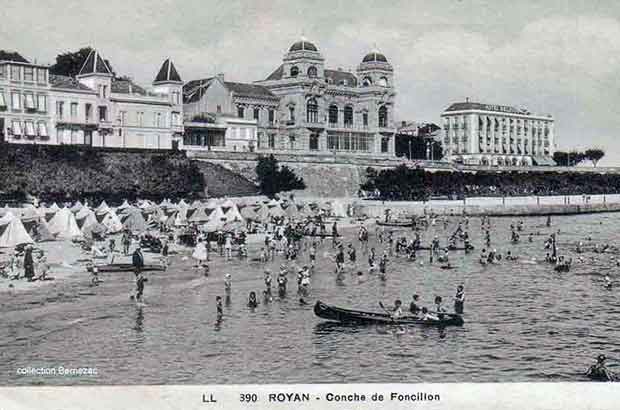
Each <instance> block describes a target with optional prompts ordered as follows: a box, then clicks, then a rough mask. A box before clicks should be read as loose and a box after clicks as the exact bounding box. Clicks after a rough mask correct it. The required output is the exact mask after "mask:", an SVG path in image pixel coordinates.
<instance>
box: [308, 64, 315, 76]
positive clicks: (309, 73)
mask: <svg viewBox="0 0 620 410" xmlns="http://www.w3.org/2000/svg"><path fill="white" fill-rule="evenodd" d="M316 76H317V70H316V67H315V66H310V68H308V77H310V78H315V77H316Z"/></svg>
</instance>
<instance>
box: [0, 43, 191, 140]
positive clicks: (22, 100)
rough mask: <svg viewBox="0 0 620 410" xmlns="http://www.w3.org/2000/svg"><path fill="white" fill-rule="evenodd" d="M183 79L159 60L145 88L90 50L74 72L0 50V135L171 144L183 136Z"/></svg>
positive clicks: (167, 62) (4, 136) (173, 69)
mask: <svg viewBox="0 0 620 410" xmlns="http://www.w3.org/2000/svg"><path fill="white" fill-rule="evenodd" d="M182 85H183V83H182V81H181V79H180V77H179V75H178V73H177V72H176V69H175V68H174V65H173V64H172V62H171V61H169V60H166V61H165V62H164V64H163V65H162V67H161V69H160V71H159V72H158V73H157V76H156V78H155V81H154V82H153V90H152V91H146V90H145V89H144V88H142V87H140V86H138V85H137V84H134V83H133V82H132V81H131V80H129V79H126V78H125V79H117V78H115V77H114V75H113V74H112V71H111V70H110V67H108V65H107V64H106V62H105V60H104V59H103V57H102V56H101V55H100V54H99V53H98V52H97V51H96V50H92V51H91V53H90V54H89V55H88V57H87V58H86V60H85V61H84V63H83V65H82V67H81V70H80V72H79V74H78V75H77V76H76V77H68V76H60V75H53V74H50V73H49V67H47V66H44V65H37V64H32V63H30V62H29V61H28V60H26V59H25V58H24V57H22V56H21V55H19V54H18V53H6V52H2V53H0V139H1V140H2V141H4V142H8V143H13V144H47V145H66V144H72V145H87V146H94V147H112V148H142V149H170V148H172V147H173V146H174V145H179V144H180V141H181V140H182V135H183V122H182V121H183V120H182V110H183V105H182V100H181V94H182Z"/></svg>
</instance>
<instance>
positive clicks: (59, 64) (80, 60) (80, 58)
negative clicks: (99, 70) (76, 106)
mask: <svg viewBox="0 0 620 410" xmlns="http://www.w3.org/2000/svg"><path fill="white" fill-rule="evenodd" d="M92 50H93V49H92V47H83V48H81V49H79V50H78V51H73V52H71V51H67V52H66V53H62V54H58V55H57V56H56V63H55V64H54V65H52V66H51V67H50V74H56V75H66V76H69V77H75V76H76V75H78V74H79V73H80V69H81V68H82V66H83V65H84V61H86V58H87V57H88V55H89V54H90V52H91V51H92ZM105 63H106V64H107V65H108V67H109V68H110V71H112V74H113V75H114V69H113V68H112V65H111V64H110V62H109V61H108V60H105Z"/></svg>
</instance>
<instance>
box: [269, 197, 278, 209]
mask: <svg viewBox="0 0 620 410" xmlns="http://www.w3.org/2000/svg"><path fill="white" fill-rule="evenodd" d="M267 206H268V207H270V208H272V207H274V206H280V203H279V202H278V201H276V200H275V199H272V200H271V201H269V203H268V204H267Z"/></svg>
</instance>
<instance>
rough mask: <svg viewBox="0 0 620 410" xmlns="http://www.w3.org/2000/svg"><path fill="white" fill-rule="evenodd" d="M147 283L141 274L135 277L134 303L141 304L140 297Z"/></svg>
mask: <svg viewBox="0 0 620 410" xmlns="http://www.w3.org/2000/svg"><path fill="white" fill-rule="evenodd" d="M146 282H148V279H147V278H145V277H144V274H143V273H142V272H139V273H138V276H137V277H136V301H137V302H142V295H143V294H144V284H145V283H146Z"/></svg>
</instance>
